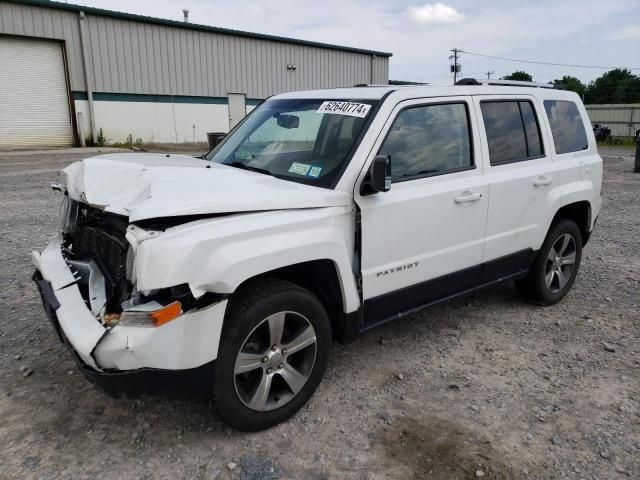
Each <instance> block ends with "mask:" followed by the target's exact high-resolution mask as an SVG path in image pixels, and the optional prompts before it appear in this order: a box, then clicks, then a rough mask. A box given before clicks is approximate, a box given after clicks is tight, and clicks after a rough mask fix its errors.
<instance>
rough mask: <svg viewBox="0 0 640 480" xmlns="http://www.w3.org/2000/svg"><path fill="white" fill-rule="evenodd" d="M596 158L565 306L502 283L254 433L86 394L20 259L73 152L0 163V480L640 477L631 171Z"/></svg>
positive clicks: (639, 270)
mask: <svg viewBox="0 0 640 480" xmlns="http://www.w3.org/2000/svg"><path fill="white" fill-rule="evenodd" d="M601 153H602V155H603V157H604V160H605V185H604V191H603V200H604V205H603V210H602V213H601V216H600V219H599V221H598V226H597V229H596V232H595V234H594V235H593V238H592V240H591V243H590V244H589V245H588V246H587V248H586V251H585V255H584V257H583V264H582V267H581V272H580V274H579V275H578V279H577V282H576V284H575V286H574V289H573V290H572V292H571V293H570V294H569V295H568V296H567V297H566V299H565V300H564V301H563V302H561V303H560V304H559V305H556V306H553V307H548V308H541V307H536V306H531V305H528V304H525V303H523V302H522V301H521V300H520V298H519V297H518V296H517V294H516V292H515V290H514V288H513V286H512V285H504V286H502V287H499V288H496V289H494V290H491V291H486V292H484V293H482V294H478V295H476V296H473V297H470V298H468V299H466V300H460V301H456V302H452V303H449V304H446V305H442V306H439V307H436V308H432V309H430V310H427V311H424V312H422V313H419V314H416V315H413V316H412V317H410V318H408V319H406V320H404V321H401V322H398V323H395V324H391V325H388V326H386V327H383V328H381V329H379V330H377V331H374V332H372V333H370V334H367V335H366V336H364V337H363V338H360V339H359V340H358V341H356V342H355V343H353V344H350V345H339V344H336V345H334V348H333V352H332V353H333V355H332V360H331V362H330V365H329V368H328V371H327V375H326V377H325V380H324V382H323V383H322V385H321V386H320V388H319V390H318V392H317V393H316V395H315V396H314V398H313V399H312V401H311V402H310V403H309V404H308V406H307V407H305V408H304V409H303V410H302V411H301V412H300V413H299V414H298V415H296V416H295V417H294V418H293V419H292V420H290V421H289V422H287V423H285V424H282V425H279V426H277V427H275V428H273V429H271V430H269V431H266V432H262V433H258V434H243V433H238V432H235V431H232V430H230V429H229V428H227V427H225V426H224V425H223V424H222V422H221V421H220V419H219V418H218V417H217V416H216V414H215V412H213V411H212V410H211V407H210V405H209V402H208V400H207V399H206V398H200V397H196V398H181V399H175V398H166V396H154V397H151V398H148V397H147V398H145V399H142V400H126V399H117V400H116V399H111V398H108V397H106V396H104V395H103V394H101V393H100V392H98V391H96V390H95V389H94V388H93V387H92V386H91V385H90V384H89V383H87V382H86V381H85V379H84V378H83V377H82V376H81V375H80V374H79V373H78V372H77V370H76V367H75V364H74V362H73V360H72V358H71V356H70V354H69V352H68V351H67V350H66V348H65V347H64V346H63V345H61V344H60V343H59V342H58V341H57V339H56V337H55V335H54V333H53V330H52V329H51V327H50V326H49V324H48V323H47V322H46V319H45V317H44V315H43V312H42V309H41V306H40V303H39V299H38V297H37V294H36V290H35V287H34V286H33V285H32V283H31V281H30V276H31V273H32V267H31V264H30V260H29V252H30V251H31V250H32V249H41V248H42V247H43V246H44V245H45V244H46V242H47V238H48V237H49V236H50V235H51V234H52V232H53V231H54V230H55V229H56V216H57V208H58V203H59V199H58V198H57V197H56V195H55V194H54V193H53V192H51V191H50V190H49V189H48V184H49V182H50V181H52V180H53V179H55V172H56V171H57V170H58V169H59V168H61V167H63V166H64V165H65V164H67V163H68V162H70V161H71V160H75V159H78V158H81V157H82V156H87V154H78V153H73V154H69V153H56V152H48V153H44V154H38V155H18V156H16V155H14V154H12V155H3V154H2V153H0V205H1V206H2V211H1V212H0V231H1V232H2V237H1V238H2V242H1V244H0V260H1V261H2V268H1V269H0V305H1V309H0V370H1V371H2V374H1V375H0V478H2V479H5V478H7V479H9V478H11V479H13V478H37V479H40V478H42V479H53V478H60V479H67V478H73V479H79V478H97V479H102V478H127V479H128V478H167V479H176V478H194V479H215V478H220V479H226V478H240V476H241V470H242V467H241V460H240V459H241V457H242V456H243V455H246V454H261V455H264V456H266V457H268V458H269V459H271V460H273V461H274V462H275V464H276V466H277V467H278V471H280V472H281V473H282V474H283V477H284V478H294V479H301V478H315V479H325V478H347V479H378V478H435V479H439V478H474V477H475V476H481V474H480V472H479V471H482V473H483V476H484V478H517V479H521V478H575V479H616V478H640V175H638V174H632V173H631V171H632V165H633V160H632V156H631V152H630V151H629V150H614V149H608V150H604V149H603V150H602V152H601ZM232 464H236V466H235V467H234V465H232ZM229 467H234V468H229Z"/></svg>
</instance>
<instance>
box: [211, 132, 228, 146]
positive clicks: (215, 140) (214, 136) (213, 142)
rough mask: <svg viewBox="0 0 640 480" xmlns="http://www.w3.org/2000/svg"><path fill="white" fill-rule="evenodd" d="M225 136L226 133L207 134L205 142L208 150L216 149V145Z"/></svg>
mask: <svg viewBox="0 0 640 480" xmlns="http://www.w3.org/2000/svg"><path fill="white" fill-rule="evenodd" d="M226 136H227V134H226V133H218V132H212V133H207V141H208V142H209V148H210V149H211V150H213V149H214V148H216V147H217V146H218V144H219V143H220V142H221V141H222V139H223V138H224V137H226Z"/></svg>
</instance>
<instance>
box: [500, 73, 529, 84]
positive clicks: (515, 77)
mask: <svg viewBox="0 0 640 480" xmlns="http://www.w3.org/2000/svg"><path fill="white" fill-rule="evenodd" d="M500 80H520V81H522V82H531V81H532V80H533V77H532V76H531V75H529V74H528V73H527V72H523V71H521V70H518V71H517V72H513V73H512V74H511V75H507V76H506V77H502V78H501V79H500Z"/></svg>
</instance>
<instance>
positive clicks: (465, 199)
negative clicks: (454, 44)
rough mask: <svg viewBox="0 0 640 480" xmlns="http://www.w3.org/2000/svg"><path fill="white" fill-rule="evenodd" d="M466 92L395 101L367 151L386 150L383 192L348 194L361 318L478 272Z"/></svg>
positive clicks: (472, 136) (433, 295)
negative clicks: (357, 216) (356, 230)
mask: <svg viewBox="0 0 640 480" xmlns="http://www.w3.org/2000/svg"><path fill="white" fill-rule="evenodd" d="M473 113H474V112H473V105H472V104H471V100H470V99H469V98H464V97H454V98H450V99H447V100H446V101H444V100H439V101H429V100H425V99H422V100H409V101H405V102H402V103H400V104H399V105H397V106H396V107H395V109H394V111H393V112H392V114H391V116H390V117H389V119H388V121H387V123H386V125H385V127H384V129H383V131H382V132H381V135H380V136H379V138H378V140H377V141H376V143H375V144H374V147H373V149H372V151H371V152H370V158H369V160H371V159H373V157H374V156H375V155H377V154H381V155H389V156H390V157H391V174H392V178H393V180H392V184H391V189H390V190H389V191H388V192H379V193H376V194H372V195H361V194H360V188H359V186H360V184H361V182H362V181H363V179H364V177H365V174H366V172H365V171H363V172H362V174H361V176H360V178H359V180H358V182H357V183H356V191H355V199H356V203H357V204H358V206H359V207H360V212H361V232H362V239H361V249H362V250H361V268H360V270H361V272H362V289H363V297H364V317H365V323H367V324H375V323H379V322H382V321H384V320H388V319H390V318H393V317H394V316H396V315H397V314H398V313H399V312H403V311H407V310H411V309H413V308H417V307H420V306H423V305H426V304H428V303H430V302H433V301H435V300H438V299H441V298H443V297H446V296H449V295H451V294H453V293H457V292H459V291H461V290H466V289H469V288H471V287H472V286H473V284H474V282H475V280H476V279H477V278H478V274H479V271H480V263H481V260H482V246H483V242H484V227H485V219H486V214H487V204H488V202H487V185H486V180H485V179H484V177H483V175H482V167H481V165H479V164H477V163H476V161H477V155H476V154H475V149H476V148H477V144H478V132H477V129H476V128H474V123H473V120H472V119H473V118H474V117H473Z"/></svg>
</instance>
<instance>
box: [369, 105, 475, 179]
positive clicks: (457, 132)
mask: <svg viewBox="0 0 640 480" xmlns="http://www.w3.org/2000/svg"><path fill="white" fill-rule="evenodd" d="M379 153H380V154H381V155H390V156H391V176H392V178H393V180H394V181H402V180H410V179H411V178H420V177H426V176H430V175H438V174H442V173H450V172H456V171H460V170H464V169H467V168H472V167H473V159H472V154H471V134H470V131H469V116H468V113H467V105H466V104H464V103H451V104H435V105H425V106H419V107H411V108H408V109H406V110H403V111H401V112H400V113H399V114H398V116H397V117H396V119H395V121H394V122H393V125H392V127H391V129H390V130H389V133H388V134H387V138H386V139H385V141H384V143H383V144H382V147H381V148H380V152H379Z"/></svg>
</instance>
